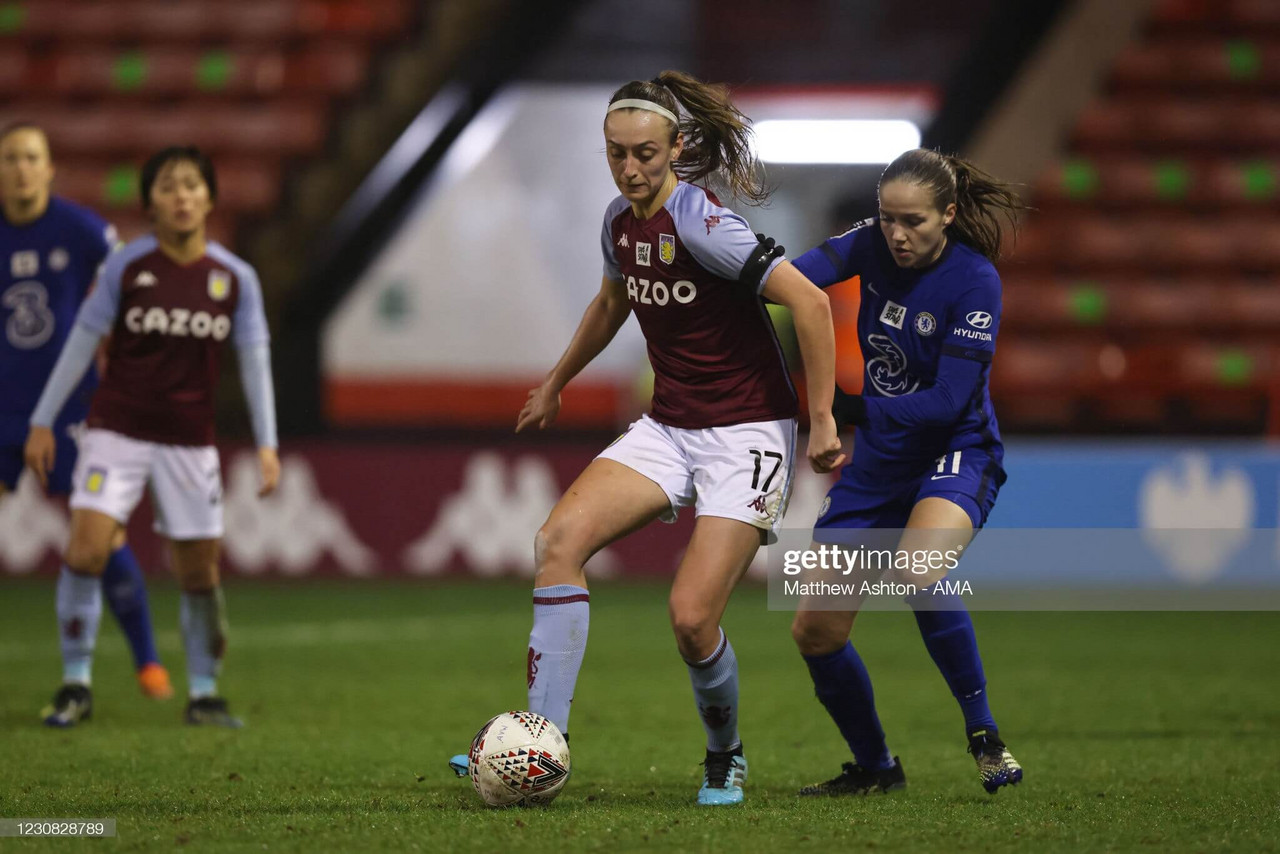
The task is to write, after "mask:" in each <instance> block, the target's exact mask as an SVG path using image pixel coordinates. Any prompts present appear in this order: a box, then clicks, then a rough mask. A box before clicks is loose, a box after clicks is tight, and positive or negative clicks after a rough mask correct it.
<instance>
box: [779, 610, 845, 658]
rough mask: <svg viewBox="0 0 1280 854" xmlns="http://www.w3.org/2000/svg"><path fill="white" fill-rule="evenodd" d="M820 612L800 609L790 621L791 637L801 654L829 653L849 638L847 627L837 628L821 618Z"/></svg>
mask: <svg viewBox="0 0 1280 854" xmlns="http://www.w3.org/2000/svg"><path fill="white" fill-rule="evenodd" d="M820 614H821V612H816V611H800V612H799V613H797V614H796V618H795V619H794V620H792V621H791V639H792V640H794V641H795V642H796V648H797V649H799V650H800V654H801V655H829V654H830V653H833V652H835V651H836V650H838V649H840V647H842V646H844V645H845V642H846V641H848V640H849V632H848V630H847V629H844V630H843V631H841V629H842V628H843V626H841V627H839V628H837V627H836V626H834V625H832V624H831V622H830V621H828V620H823V619H822V618H821V617H820V616H819V615H820Z"/></svg>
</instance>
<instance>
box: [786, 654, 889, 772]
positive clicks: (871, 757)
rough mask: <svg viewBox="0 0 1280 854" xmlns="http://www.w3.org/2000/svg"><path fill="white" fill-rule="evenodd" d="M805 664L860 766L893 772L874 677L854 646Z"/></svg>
mask: <svg viewBox="0 0 1280 854" xmlns="http://www.w3.org/2000/svg"><path fill="white" fill-rule="evenodd" d="M804 660H805V663H806V664H808V665H809V675H810V676H812V677H813V687H814V691H815V693H817V695H818V699H819V700H821V701H822V705H824V706H826V708H827V713H828V714H830V715H831V719H832V720H833V721H835V722H836V726H837V727H838V728H839V729H840V734H841V735H843V736H844V740H845V741H847V742H848V743H849V749H850V750H852V751H853V758H854V759H855V760H856V761H857V763H858V764H859V765H861V766H862V767H863V768H873V769H876V770H884V769H886V768H892V767H893V757H892V756H890V755H889V748H888V746H887V745H886V744H885V741H884V730H883V729H882V728H881V727H880V718H879V717H878V716H877V715H876V701H875V694H874V693H873V692H872V690H871V676H870V675H868V673H867V667H866V665H864V664H863V663H862V658H861V657H860V656H859V655H858V651H857V650H856V649H854V648H853V644H852V643H846V644H845V645H844V646H843V647H841V648H840V649H838V650H836V651H835V652H832V653H829V654H827V655H806V656H804Z"/></svg>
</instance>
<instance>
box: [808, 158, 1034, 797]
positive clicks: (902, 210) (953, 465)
mask: <svg viewBox="0 0 1280 854" xmlns="http://www.w3.org/2000/svg"><path fill="white" fill-rule="evenodd" d="M879 202H880V211H879V216H878V217H877V218H875V219H872V220H868V221H866V222H864V223H861V224H859V225H858V226H855V227H854V228H853V229H851V230H849V231H847V232H845V233H844V234H841V235H839V236H837V237H833V238H831V239H829V240H827V241H825V242H824V243H822V244H821V245H820V246H818V247H816V248H814V249H812V250H810V251H809V252H807V253H805V254H804V255H802V256H801V257H800V258H798V259H797V260H796V261H795V266H796V268H797V269H799V270H800V272H802V273H803V274H804V275H805V276H806V277H808V278H809V280H810V281H812V282H813V283H814V284H816V285H818V286H819V287H824V288H825V287H829V286H831V285H833V284H835V283H837V282H843V281H845V280H847V279H850V278H852V277H854V276H858V277H860V279H861V298H862V302H861V306H860V309H859V313H858V339H859V344H860V346H861V349H862V355H863V358H864V361H865V363H866V374H865V378H864V386H863V390H862V393H861V394H858V395H850V394H846V393H844V392H843V390H840V389H837V392H836V401H835V405H834V412H835V414H836V421H837V422H838V423H842V424H853V425H855V431H854V447H853V454H852V458H851V460H850V462H849V464H848V465H847V466H846V467H845V468H844V469H843V471H842V472H841V476H840V480H839V481H838V482H837V483H836V485H835V486H834V487H833V488H832V489H831V491H830V492H829V493H828V496H827V501H825V502H824V504H823V509H822V512H821V514H820V515H819V517H818V520H817V523H816V526H815V531H814V539H815V541H818V542H823V541H824V540H827V539H831V538H833V537H835V538H837V539H838V536H839V535H838V530H839V529H844V530H845V531H846V532H847V531H848V529H858V528H862V529H867V528H883V529H902V530H903V533H902V536H901V539H900V540H899V542H898V549H899V550H900V551H905V552H907V553H914V551H915V549H916V548H918V547H920V546H927V547H928V548H929V549H938V550H941V551H944V552H945V551H946V550H947V549H957V550H963V548H964V547H965V546H966V545H967V544H968V543H969V541H970V540H971V539H972V537H973V535H974V533H975V532H976V531H977V530H978V529H980V528H981V527H982V526H983V524H984V523H985V521H986V519H987V515H988V514H989V513H990V512H991V508H992V506H993V505H994V503H995V499H996V494H997V493H998V492H999V489H1000V486H1001V484H1003V483H1004V481H1005V472H1004V467H1003V464H1002V463H1003V459H1004V446H1003V444H1002V443H1001V440H1000V430H999V427H998V426H997V424H996V416H995V412H994V410H993V409H992V406H991V396H990V393H989V391H988V378H989V376H990V372H991V360H992V357H993V356H994V354H995V346H996V334H997V331H998V329H999V326H1000V277H999V276H998V275H997V273H996V269H995V267H994V266H993V264H992V262H993V261H994V260H995V259H996V258H997V257H998V255H999V250H1000V242H1001V232H1002V224H1003V222H1002V215H1003V216H1004V217H1007V218H1008V219H1009V220H1010V221H1012V217H1013V215H1014V214H1015V212H1016V211H1018V210H1019V209H1021V208H1022V204H1021V203H1020V202H1019V200H1018V199H1017V197H1016V196H1015V195H1014V194H1013V193H1012V192H1010V190H1009V188H1008V187H1007V186H1006V185H1004V184H1001V183H1000V182H998V181H996V180H994V179H992V178H991V177H990V176H988V175H985V174H984V173H982V172H981V171H979V170H978V169H976V168H975V167H974V166H972V165H971V164H969V163H967V162H965V161H964V160H961V159H960V158H957V157H949V156H945V155H942V154H939V153H937V152H934V151H927V150H924V149H915V150H912V151H908V152H906V153H904V154H903V155H901V156H900V157H898V158H897V159H896V160H894V161H893V162H892V163H890V164H889V166H888V167H887V168H886V169H885V171H884V173H883V174H882V175H881V178H880V185H879ZM824 532H825V534H824ZM917 571H919V568H917ZM944 575H945V570H930V571H927V572H925V573H923V574H921V575H914V574H910V573H903V574H901V575H899V576H898V577H897V580H898V581H901V582H907V583H913V584H914V590H916V591H918V592H916V593H914V594H911V595H908V596H907V597H906V599H907V602H908V604H910V605H911V607H912V609H913V611H914V613H915V617H916V621H917V623H918V624H919V628H920V633H921V635H922V636H923V639H924V643H925V646H926V647H927V648H928V650H929V653H930V655H931V656H932V657H933V660H934V662H935V663H936V664H937V666H938V669H939V670H941V671H942V675H943V677H944V678H945V679H946V681H947V685H948V687H949V688H950V689H951V692H952V693H953V694H954V695H955V697H956V699H957V701H958V702H959V704H960V708H961V711H962V712H963V714H964V721H965V727H966V734H967V735H968V739H969V752H970V753H971V754H972V756H973V757H974V759H975V760H976V762H977V765H978V772H979V775H980V778H981V782H982V785H983V787H984V788H985V789H986V790H987V791H988V792H991V793H995V792H997V791H999V790H1000V788H1001V787H1003V786H1006V785H1012V784H1016V783H1018V782H1019V781H1021V779H1022V768H1021V767H1020V766H1019V765H1018V763H1017V762H1016V761H1015V760H1014V758H1013V756H1012V754H1010V752H1009V751H1008V749H1007V748H1006V747H1005V744H1004V742H1003V740H1002V739H1001V738H1000V734H999V730H998V728H997V726H996V721H995V719H994V718H993V717H992V715H991V710H990V708H989V707H988V704H987V693H986V679H985V677H984V675H983V669H982V659H981V658H980V656H979V654H978V646H977V641H976V639H975V636H974V630H973V621H972V620H971V619H970V617H969V612H968V610H967V609H966V608H965V605H964V603H963V601H961V598H960V595H959V594H957V593H952V592H945V591H944V590H942V589H941V588H939V587H937V586H936V582H938V581H940V580H941V578H942V577H943V576H944ZM860 604H861V601H859V602H855V603H852V607H853V608H854V609H855V610H845V611H820V610H807V609H806V608H805V607H804V605H803V604H802V606H801V608H800V609H799V610H798V611H797V613H796V617H795V622H794V624H793V626H792V635H793V637H794V639H795V642H796V644H797V646H798V647H799V648H800V652H801V653H802V654H803V656H804V658H805V661H806V663H807V664H808V666H809V672H810V675H811V676H812V677H813V683H814V686H815V689H816V692H817V695H818V698H819V700H821V702H822V704H823V705H824V706H825V707H826V709H827V711H828V712H829V713H830V714H831V717H832V719H833V720H834V721H835V723H836V726H837V727H838V728H839V730H840V733H841V735H843V736H844V738H845V740H846V741H847V742H848V744H849V747H850V749H851V750H852V752H853V755H854V760H855V761H854V762H847V763H845V764H844V767H843V770H842V772H841V773H840V775H839V776H837V777H835V778H834V779H831V780H828V781H826V782H824V783H819V784H816V785H813V786H808V787H806V788H804V789H803V790H802V791H801V794H805V795H822V794H865V793H867V792H871V791H889V790H892V789H898V788H902V787H903V786H905V785H906V777H905V775H904V773H903V770H902V765H901V763H900V762H899V761H898V759H897V757H895V756H893V755H892V754H891V753H890V752H889V749H888V747H887V746H886V743H885V736H884V730H883V729H882V728H881V725H880V721H879V718H878V717H877V715H876V710H875V701H874V697H873V694H872V688H871V680H870V677H869V676H868V674H867V670H866V667H865V666H864V665H863V663H862V660H861V659H860V658H859V656H858V653H857V651H856V650H855V649H854V647H853V644H852V642H851V641H850V639H849V636H850V632H851V630H852V628H853V621H854V618H855V617H856V616H857V611H856V608H857V606H858V605H860Z"/></svg>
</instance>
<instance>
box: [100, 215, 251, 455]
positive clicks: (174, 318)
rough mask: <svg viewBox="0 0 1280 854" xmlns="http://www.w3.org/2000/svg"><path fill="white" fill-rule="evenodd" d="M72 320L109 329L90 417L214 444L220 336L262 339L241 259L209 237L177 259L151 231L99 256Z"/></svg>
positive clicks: (110, 425) (157, 436) (177, 441)
mask: <svg viewBox="0 0 1280 854" xmlns="http://www.w3.org/2000/svg"><path fill="white" fill-rule="evenodd" d="M78 322H79V323H80V324H82V325H83V326H85V327H86V328H87V329H89V330H90V331H92V332H96V333H98V334H100V335H110V336H111V343H110V345H109V347H108V349H107V370H106V375H105V376H104V377H103V378H102V385H101V387H100V388H99V389H98V392H97V394H95V395H94V398H93V406H92V408H91V409H90V411H89V426H90V427H99V428H102V429H106V430H111V431H113V432H116V433H121V434H123V435H125V436H129V437H131V438H134V439H142V440H146V441H150V442H158V443H161V444H167V445H211V444H213V442H214V390H215V388H216V387H217V383H218V374H219V365H220V358H221V352H222V349H223V344H224V342H225V341H226V340H227V339H228V338H232V339H233V340H234V341H235V343H236V346H238V347H244V346H247V345H252V344H260V343H266V342H267V341H268V340H269V337H268V333H267V323H266V318H265V316H264V313H263V306H262V290H261V288H260V287H259V285H258V277H257V274H256V273H255V272H254V270H253V268H252V267H251V266H249V264H247V263H246V262H245V261H243V260H241V259H240V258H238V257H236V256H235V255H233V254H232V253H231V252H229V251H228V250H227V249H225V248H224V247H222V246H221V245H219V244H217V243H213V242H210V243H209V245H208V248H207V250H206V252H205V254H204V255H203V256H202V257H201V258H199V259H197V260H195V261H192V262H191V263H189V264H179V263H177V262H176V261H174V260H173V259H172V258H170V257H169V256H168V255H166V254H165V253H164V252H162V251H161V250H160V248H159V245H158V244H157V242H156V239H155V237H154V236H151V235H148V236H146V237H141V238H139V239H137V240H135V241H133V242H132V243H129V244H128V245H126V246H125V247H124V248H122V249H121V250H120V251H118V252H116V253H114V254H113V255H111V257H110V258H108V259H107V263H106V265H105V266H104V268H103V272H102V276H101V278H100V280H99V283H98V287H97V288H95V289H94V291H93V293H92V294H90V296H89V299H88V300H86V301H85V304H84V307H83V309H81V312H80V317H79V320H78Z"/></svg>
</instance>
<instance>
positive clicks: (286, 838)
mask: <svg viewBox="0 0 1280 854" xmlns="http://www.w3.org/2000/svg"><path fill="white" fill-rule="evenodd" d="M665 596H666V588H665V586H663V585H644V584H603V583H602V584H600V585H597V586H596V588H595V590H594V592H593V596H592V621H591V622H592V625H591V637H590V643H589V646H588V650H587V658H586V664H585V667H584V669H583V674H582V678H581V681H580V682H579V685H578V693H577V698H576V702H575V709H574V713H573V726H572V733H573V748H574V752H573V777H572V779H571V780H570V781H569V785H568V787H567V789H566V790H565V791H564V793H563V794H562V795H561V797H560V798H559V800H557V801H556V802H555V803H554V804H553V805H551V806H550V807H549V808H546V809H516V810H490V809H488V808H486V807H484V806H483V805H482V804H481V803H480V801H479V799H478V798H477V797H476V796H475V794H474V793H473V792H472V791H471V787H470V784H469V783H467V782H466V781H462V780H456V779H454V778H453V777H452V776H451V775H450V774H449V772H448V769H447V768H446V766H445V761H446V759H447V758H448V756H449V755H450V754H452V753H455V752H459V751H462V750H464V749H465V748H466V746H467V744H468V743H469V740H470V738H471V736H472V734H473V733H474V732H475V730H476V729H477V728H478V727H479V726H480V725H481V724H482V723H484V721H485V720H486V719H487V718H489V717H490V716H491V715H493V714H496V713H497V712H499V711H503V710H506V709H509V708H519V707H522V706H523V705H524V702H525V697H524V667H525V651H526V641H527V636H528V629H529V621H530V616H531V607H530V604H529V593H528V587H527V585H525V584H515V583H507V582H500V583H492V584H426V583H423V584H409V583H403V582H400V583H385V582H375V583H366V584H357V583H350V582H348V583H339V582H329V583H297V584H265V583H259V584H255V583H246V582H239V583H233V584H231V585H229V588H228V603H229V610H230V617H231V625H232V634H231V645H230V652H229V655H228V659H227V663H226V669H225V672H224V674H223V678H222V682H221V687H222V689H223V691H224V693H225V694H226V695H227V696H228V698H229V699H230V700H231V702H232V708H233V710H235V711H237V712H239V713H241V714H243V716H244V717H245V718H246V720H247V722H248V727H247V728H246V729H244V730H242V731H239V732H228V731H210V730H195V729H191V728H187V727H184V726H183V725H182V724H181V722H180V717H181V701H179V700H172V701H169V702H167V703H155V702H151V701H146V700H143V699H142V697H141V696H140V695H139V694H138V693H137V691H136V688H135V686H134V683H133V679H132V676H131V673H130V668H129V661H128V656H127V653H126V650H125V646H124V642H123V640H122V638H121V636H120V633H119V631H118V629H117V628H116V627H115V625H114V624H113V623H112V622H111V620H110V618H109V617H107V616H104V618H103V625H102V631H101V633H100V639H99V644H98V650H99V652H98V661H97V666H96V668H95V672H94V692H95V695H94V698H95V717H94V719H93V720H92V721H91V722H89V723H88V724H86V725H84V726H82V727H80V728H78V729H76V730H72V731H66V732H62V731H52V730H46V729H44V728H42V727H41V726H40V725H39V722H38V718H37V712H38V711H39V710H40V708H41V706H42V705H43V704H44V703H45V702H47V701H48V699H49V697H50V696H51V695H52V693H53V691H54V689H55V687H56V685H57V681H58V673H59V659H58V650H57V639H56V633H55V628H54V618H53V614H52V608H53V584H52V581H51V580H30V579H28V580H22V581H15V580H12V579H6V580H4V581H3V582H0V603H2V608H3V614H0V686H2V688H0V817H10V818H17V817H41V818H75V817H80V818H115V819H117V821H118V837H117V838H116V839H115V840H110V841H104V840H98V841H93V842H80V843H78V844H79V845H80V846H81V847H83V848H84V849H85V850H88V849H89V848H90V847H97V846H110V847H111V848H112V849H118V850H123V851H139V850H173V849H174V848H176V847H183V848H184V850H191V849H196V850H199V849H219V850H221V849H234V850H246V851H247V850H264V849H265V850H272V851H308V852H312V851H358V850H379V849H385V850H420V851H486V852H495V851H521V852H537V851H609V852H624V851H634V850H655V851H656V850H662V851H719V852H725V851H729V852H755V851H783V850H785V851H788V852H798V851H814V852H829V851H864V850H876V851H898V850H902V851H981V852H988V851H1003V850H1015V849H1017V850H1027V851H1037V852H1039V851H1071V852H1076V851H1089V850H1112V851H1134V850H1142V851H1215V850H1238V851H1273V850H1277V845H1278V844H1280V843H1278V842H1277V840H1280V614H1275V613H1220V614H1207V613H1200V614H1197V613H1184V614H1177V613H1106V614H1098V613H1027V614H1018V613H980V614H976V615H975V621H976V623H977V627H978V637H979V641H980V643H981V644H982V649H983V654H984V658H985V662H986V668H987V677H988V681H989V690H990V694H991V700H992V703H993V707H994V711H995V713H996V717H997V719H998V720H999V721H1000V723H1001V727H1002V730H1003V733H1004V735H1005V736H1006V739H1007V740H1008V742H1009V744H1010V746H1011V748H1012V749H1013V751H1014V754H1015V755H1016V756H1017V757H1018V759H1019V761H1020V762H1021V763H1022V765H1023V766H1024V768H1025V769H1026V780H1025V782H1024V783H1023V784H1022V785H1021V786H1019V787H1017V788H1016V789H1006V790H1004V791H1002V792H1001V793H1000V794H999V795H997V796H995V797H991V796H988V795H986V794H985V793H984V792H983V791H982V789H981V787H980V785H979V783H978V781H977V775H976V773H975V769H974V766H973V763H972V760H971V759H970V758H969V756H968V755H967V754H966V753H965V752H964V739H963V731H962V722H961V720H960V717H959V712H958V711H957V709H956V706H955V703H954V701H953V700H952V698H951V696H950V695H949V693H948V692H947V689H946V686H945V684H944V683H943V681H942V678H941V677H940V676H939V674H938V673H937V671H936V670H935V669H934V666H933V663H932V662H931V661H930V660H929V657H928V655H927V653H926V652H925V650H924V647H923V645H922V644H921V642H920V639H919V637H918V635H917V632H916V628H915V623H914V621H913V620H912V619H911V618H910V616H909V615H907V614H888V613H874V614H866V615H864V616H863V617H862V618H860V620H859V624H858V626H857V628H856V629H855V633H854V636H855V640H856V642H857V643H858V646H859V649H860V650H861V651H862V653H863V656H864V657H865V659H866V661H867V664H868V667H869V668H870V670H871V673H872V676H873V678H874V680H875V686H876V693H877V700H878V703H879V708H880V715H881V718H882V720H883V721H884V724H885V728H886V730H887V732H888V734H889V739H890V747H891V749H892V750H893V751H894V752H895V753H898V754H900V755H901V756H902V760H903V764H904V766H905V768H906V771H907V775H908V779H909V787H908V789H907V790H906V791H905V792H901V793H897V794H894V795H890V796H873V797H868V798H859V799H829V800H809V799H805V800H801V799H799V798H797V797H796V796H795V794H794V793H795V791H796V789H797V788H798V787H799V786H801V785H802V784H804V783H808V782H812V781H814V780H817V779H822V778H825V777H828V776H831V775H832V774H833V773H835V772H836V771H838V770H839V764H840V762H841V761H843V760H845V759H846V758H847V756H846V750H845V748H844V746H843V744H842V742H841V741H840V739H839V736H838V735H837V733H836V731H835V728H834V726H833V725H832V724H831V723H830V721H829V720H828V719H827V718H826V716H825V714H824V712H823V711H822V708H821V707H820V705H819V704H818V702H817V700H815V699H814V697H813V693H812V689H811V687H810V683H809V679H808V674H807V672H806V670H805V668H804V665H803V663H802V662H801V660H800V658H799V656H798V655H797V654H796V652H795V650H794V648H793V646H792V643H791V640H790V637H789V634H788V625H789V615H787V614H784V613H776V612H769V611H768V610H766V607H765V597H764V591H763V590H762V589H759V588H755V587H744V588H743V589H742V590H740V591H739V592H738V593H737V594H736V595H735V597H734V601H733V603H732V604H731V606H730V609H729V613H728V615H727V618H726V620H725V627H726V629H727V631H728V632H729V635H730V637H731V638H732V639H733V643H734V646H735V647H736V649H737V651H738V656H739V660H740V662H741V668H742V678H743V693H742V702H741V727H742V734H743V738H744V740H745V743H746V749H747V756H748V758H749V760H750V763H751V775H750V780H749V781H748V784H747V802H746V803H745V804H744V805H743V806H741V807H735V808H720V809H711V810H708V809H700V808H698V807H696V806H695V805H694V804H693V798H694V794H695V792H696V790H697V788H698V784H699V781H700V767H699V764H698V763H699V762H700V760H701V759H702V749H703V748H702V745H703V735H702V729H701V725H700V723H699V721H698V719H697V716H696V714H695V712H694V708H693V701H692V697H691V694H690V690H689V684H688V676H687V674H686V671H685V669H684V667H683V666H682V665H681V663H680V659H679V657H678V656H677V654H676V651H675V645H674V641H673V640H672V638H671V633H670V629H669V628H668V626H667V618H666V607H665ZM152 603H153V608H154V611H155V616H156V620H157V624H158V626H159V628H160V644H161V652H162V655H163V656H164V658H165V660H166V663H167V664H168V665H169V667H170V670H171V671H172V673H173V675H174V677H175V683H176V687H179V688H180V690H181V688H182V687H183V684H184V683H183V663H182V661H183V659H182V655H181V651H180V647H179V641H178V636H177V632H176V630H175V627H176V622H177V617H176V611H177V597H176V594H175V592H174V589H173V586H172V585H171V584H168V583H164V582H156V583H155V584H154V586H153V592H152ZM67 845H68V843H66V842H65V841H62V842H55V841H38V840H25V841H19V840H14V839H5V840H2V841H0V849H4V850H15V851H17V850H38V849H43V848H46V847H48V848H54V847H56V848H59V849H61V848H63V847H66V846H67Z"/></svg>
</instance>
